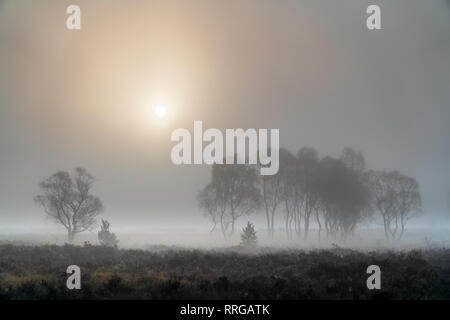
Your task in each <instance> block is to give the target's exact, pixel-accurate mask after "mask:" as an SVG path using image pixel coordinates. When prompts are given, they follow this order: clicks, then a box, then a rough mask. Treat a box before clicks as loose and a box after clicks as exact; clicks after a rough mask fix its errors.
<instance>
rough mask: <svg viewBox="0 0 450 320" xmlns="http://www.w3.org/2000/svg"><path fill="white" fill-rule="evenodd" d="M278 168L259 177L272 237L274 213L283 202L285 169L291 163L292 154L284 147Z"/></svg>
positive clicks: (287, 168)
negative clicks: (272, 172) (273, 172)
mask: <svg viewBox="0 0 450 320" xmlns="http://www.w3.org/2000/svg"><path fill="white" fill-rule="evenodd" d="M279 152H280V170H279V171H278V173H277V174H275V175H265V176H262V179H261V189H262V192H261V193H262V200H263V203H264V209H265V213H266V221H267V230H268V231H269V234H270V235H271V236H272V237H273V234H274V223H275V213H276V210H277V208H278V207H279V205H280V204H281V203H283V188H284V187H285V186H284V185H283V183H285V182H286V176H287V175H288V173H287V171H288V170H290V168H289V166H290V163H293V162H294V161H295V160H294V156H293V155H292V154H291V153H290V152H289V151H288V150H286V149H280V151H279Z"/></svg>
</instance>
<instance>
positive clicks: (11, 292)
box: [0, 244, 450, 300]
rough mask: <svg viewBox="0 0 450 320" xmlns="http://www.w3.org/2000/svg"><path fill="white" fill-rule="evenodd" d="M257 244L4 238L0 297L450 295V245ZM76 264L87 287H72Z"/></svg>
mask: <svg viewBox="0 0 450 320" xmlns="http://www.w3.org/2000/svg"><path fill="white" fill-rule="evenodd" d="M254 251H257V252H244V250H243V249H242V248H239V247H236V248H230V249H220V250H219V249H218V250H183V249H171V248H170V247H154V248H153V249H151V250H131V249H113V248H105V247H101V246H91V245H88V246H84V247H83V246H73V245H65V246H56V245H43V246H17V245H12V244H4V245H0V299H1V300H9V299H450V249H431V248H430V249H428V250H415V251H403V252H402V251H378V252H361V251H354V250H350V249H343V248H340V247H337V246H336V247H335V248H334V249H328V250H312V251H300V250H292V251H289V250H282V251H280V250H274V249H269V248H267V249H264V248H257V249H254ZM72 264H76V265H78V266H79V267H80V268H81V282H82V288H81V290H68V289H67V287H66V279H67V277H68V275H67V274H66V268H67V267H68V266H69V265H72ZM372 264H375V265H378V266H380V268H381V284H382V285H381V286H382V288H381V290H368V289H367V286H366V280H367V277H368V276H369V275H368V274H366V269H367V267H368V266H369V265H372Z"/></svg>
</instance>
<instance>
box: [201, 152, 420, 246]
mask: <svg viewBox="0 0 450 320" xmlns="http://www.w3.org/2000/svg"><path fill="white" fill-rule="evenodd" d="M257 169H258V168H257V167H256V166H254V165H247V164H238V165H223V164H215V165H213V167H212V175H211V182H210V183H209V184H208V185H207V186H206V187H205V188H203V189H202V190H201V191H200V192H199V195H198V202H199V206H200V207H201V208H202V209H203V210H204V212H205V213H206V215H207V216H208V217H209V218H210V219H211V221H212V223H213V228H212V230H211V231H213V230H214V229H215V228H216V226H217V225H219V226H220V229H221V231H222V234H223V236H224V237H225V238H229V237H230V236H231V235H232V234H233V231H234V226H235V223H236V221H237V219H238V218H239V217H242V216H244V215H249V214H252V213H257V212H259V211H263V212H264V213H265V218H266V223H267V229H268V232H269V234H270V235H271V236H273V234H274V230H275V221H276V220H277V218H281V219H282V220H283V225H284V230H285V233H286V235H287V237H288V238H290V239H291V238H293V237H294V236H297V237H300V236H302V237H304V238H305V239H306V238H308V234H309V230H310V225H311V223H312V221H314V223H315V224H316V225H317V228H318V238H319V241H320V238H321V236H322V233H323V232H325V235H326V236H327V237H331V238H334V239H336V238H340V239H345V238H347V237H348V236H351V235H353V233H354V231H355V229H356V227H357V226H358V225H359V224H360V223H361V222H363V221H369V220H372V219H375V218H376V217H381V220H382V221H383V225H384V230H385V235H386V238H388V239H392V240H395V239H400V238H401V237H402V235H403V233H404V230H405V226H406V222H407V221H408V219H409V218H410V217H411V216H412V215H413V214H415V213H418V212H420V208H421V196H420V192H419V185H418V183H417V181H416V180H415V179H414V178H411V177H408V176H405V175H403V174H401V173H399V172H398V171H389V172H388V171H374V170H367V169H366V161H365V159H364V157H363V155H362V154H361V152H357V151H355V150H353V149H351V148H346V149H344V151H343V153H342V155H341V156H340V157H339V158H333V157H329V156H327V157H324V158H320V157H319V155H318V152H317V151H316V150H315V149H313V148H302V149H300V151H299V152H298V153H297V154H296V155H294V154H292V153H291V152H289V151H288V150H286V149H281V150H280V169H279V171H278V173H277V174H275V175H271V176H270V175H266V176H260V175H259V174H258V172H259V171H258V170H257Z"/></svg>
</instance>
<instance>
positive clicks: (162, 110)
mask: <svg viewBox="0 0 450 320" xmlns="http://www.w3.org/2000/svg"><path fill="white" fill-rule="evenodd" d="M153 112H154V114H155V115H156V117H157V118H158V119H164V118H165V117H166V116H167V108H166V106H164V105H157V106H156V107H155V108H154V110H153Z"/></svg>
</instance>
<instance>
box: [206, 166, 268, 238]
mask: <svg viewBox="0 0 450 320" xmlns="http://www.w3.org/2000/svg"><path fill="white" fill-rule="evenodd" d="M257 184H258V175H257V170H256V168H255V167H253V166H250V165H245V164H243V165H241V164H238V165H225V164H215V165H213V167H212V179H211V183H210V184H208V185H207V186H206V187H205V188H204V189H203V190H202V191H201V192H200V196H199V198H198V200H199V205H200V207H202V208H203V209H206V210H207V211H208V212H210V213H208V214H209V215H210V216H211V217H213V221H215V222H216V223H220V227H221V230H222V234H223V236H224V237H225V238H228V237H230V236H231V235H232V234H233V233H234V227H235V223H236V220H237V219H238V218H239V217H241V216H244V215H248V214H251V213H252V212H254V211H256V209H258V208H259V206H260V201H261V196H260V192H259V189H258V187H257Z"/></svg>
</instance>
